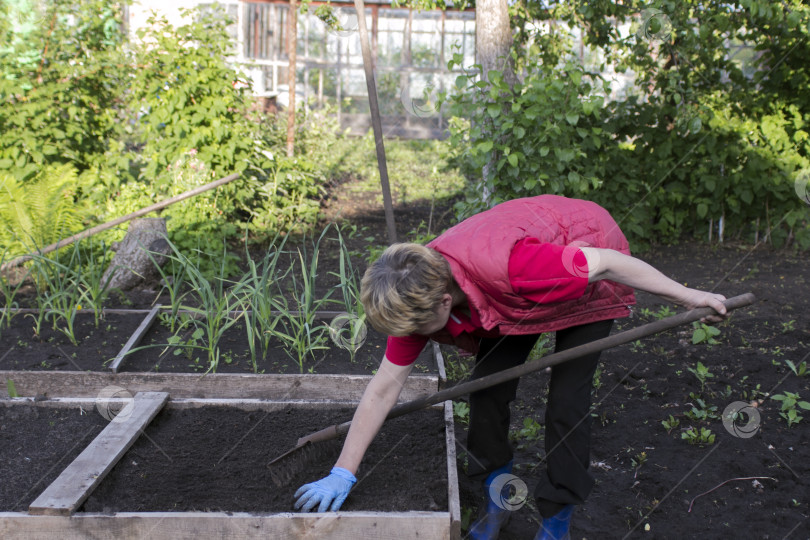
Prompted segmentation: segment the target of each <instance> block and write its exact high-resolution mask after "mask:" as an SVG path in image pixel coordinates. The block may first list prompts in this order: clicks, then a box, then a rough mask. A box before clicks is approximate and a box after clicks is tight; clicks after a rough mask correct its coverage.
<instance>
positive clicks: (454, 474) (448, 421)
mask: <svg viewBox="0 0 810 540" xmlns="http://www.w3.org/2000/svg"><path fill="white" fill-rule="evenodd" d="M444 433H445V440H446V442H447V508H448V511H449V514H450V515H449V517H450V538H451V539H453V540H459V539H460V538H461V498H460V495H459V492H458V464H457V461H456V428H455V422H454V420H453V402H452V401H450V400H448V401H445V402H444Z"/></svg>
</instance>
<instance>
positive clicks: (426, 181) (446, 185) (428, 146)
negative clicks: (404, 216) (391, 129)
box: [318, 132, 466, 204]
mask: <svg viewBox="0 0 810 540" xmlns="http://www.w3.org/2000/svg"><path fill="white" fill-rule="evenodd" d="M385 151H386V163H387V165H388V179H389V182H390V184H391V196H392V198H393V199H394V202H395V203H397V204H407V203H410V202H413V201H417V200H433V199H444V198H450V197H453V196H455V195H458V194H459V193H460V192H461V190H462V189H463V188H464V186H465V184H466V180H465V179H464V177H463V176H462V175H461V174H460V173H459V172H458V170H457V169H455V168H453V167H452V165H451V164H450V163H449V161H448V159H447V157H446V156H447V154H448V143H447V142H445V141H405V140H388V141H386V142H385ZM427 156H429V158H428V159H426V157H427ZM318 157H319V158H321V157H322V158H324V159H325V160H327V169H328V171H329V176H330V177H332V178H333V179H344V178H347V177H352V178H353V179H354V180H355V181H354V182H352V185H351V186H350V187H348V188H347V189H348V190H349V192H350V193H354V194H363V193H374V194H376V197H375V202H377V203H378V204H382V194H381V192H380V174H379V169H378V166H377V158H376V153H375V148H374V139H373V137H372V136H371V132H369V134H367V135H366V136H365V137H362V138H350V137H341V138H338V139H337V140H336V142H335V144H334V145H333V147H332V148H331V151H330V152H329V154H328V155H324V156H318Z"/></svg>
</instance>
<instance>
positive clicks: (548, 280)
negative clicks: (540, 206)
mask: <svg viewBox="0 0 810 540" xmlns="http://www.w3.org/2000/svg"><path fill="white" fill-rule="evenodd" d="M509 282H510V283H511V284H512V289H513V290H514V291H515V292H516V293H517V294H519V295H520V296H522V297H524V298H527V299H529V300H532V301H534V302H538V303H541V304H551V303H554V302H564V301H566V300H574V299H576V298H579V297H580V296H582V294H583V293H584V292H585V287H587V286H588V261H587V260H586V259H585V254H584V253H582V250H581V249H579V247H577V246H573V245H568V246H558V245H556V244H544V243H541V242H540V241H539V240H538V239H537V238H524V239H523V240H520V241H519V242H517V243H516V244H515V247H514V248H512V253H511V254H510V255H509Z"/></svg>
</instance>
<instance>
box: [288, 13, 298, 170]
mask: <svg viewBox="0 0 810 540" xmlns="http://www.w3.org/2000/svg"><path fill="white" fill-rule="evenodd" d="M289 15H290V16H289V18H288V19H287V54H288V56H289V59H290V65H289V66H288V67H287V86H288V87H289V89H290V90H289V94H290V100H289V108H288V109H287V156H288V157H292V156H293V153H294V152H295V149H294V148H295V64H296V58H295V53H296V50H295V49H296V43H297V42H298V2H297V0H290V14H289Z"/></svg>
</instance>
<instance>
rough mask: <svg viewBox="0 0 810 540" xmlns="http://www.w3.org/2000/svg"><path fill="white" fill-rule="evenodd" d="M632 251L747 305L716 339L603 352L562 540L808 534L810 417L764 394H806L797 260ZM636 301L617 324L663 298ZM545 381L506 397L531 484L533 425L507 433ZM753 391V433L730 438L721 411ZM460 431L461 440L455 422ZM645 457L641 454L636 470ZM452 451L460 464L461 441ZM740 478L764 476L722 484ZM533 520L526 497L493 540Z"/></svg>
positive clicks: (681, 336) (807, 306) (677, 333)
mask: <svg viewBox="0 0 810 540" xmlns="http://www.w3.org/2000/svg"><path fill="white" fill-rule="evenodd" d="M696 253H703V254H705V258H704V259H697V258H695V254H696ZM641 258H643V259H646V260H647V261H648V262H650V263H651V264H653V265H654V266H656V267H657V268H659V269H660V270H662V271H663V272H664V273H665V274H667V275H670V276H672V277H673V278H674V279H676V280H678V281H680V282H681V283H685V284H688V285H689V286H691V287H697V288H701V289H707V290H712V289H714V290H715V291H716V292H719V293H721V294H725V295H726V296H734V295H737V294H742V293H744V292H748V291H752V292H754V293H755V294H756V295H757V297H758V302H757V303H756V304H755V305H754V306H752V307H749V308H746V309H743V310H740V311H738V312H736V313H734V315H733V316H732V317H731V318H730V319H729V320H728V321H727V322H724V323H722V324H720V325H719V328H720V330H721V333H720V335H719V336H717V338H716V339H717V341H718V342H719V343H718V344H716V345H707V344H705V343H702V344H697V345H693V344H692V341H691V338H692V330H693V329H692V328H691V327H683V328H681V329H677V330H672V331H669V332H667V333H664V334H659V335H657V336H653V337H650V338H646V339H644V340H642V341H640V342H637V343H634V344H630V345H625V346H621V347H617V348H615V349H611V350H608V351H605V352H604V353H603V354H602V358H601V370H602V372H601V374H600V375H599V377H598V380H599V383H600V384H599V388H598V390H595V392H594V402H595V406H594V407H593V410H592V422H593V423H592V426H593V428H592V429H593V444H592V450H591V468H592V471H591V472H592V474H593V476H594V478H595V479H596V482H597V483H596V487H595V489H594V491H593V492H592V494H591V496H590V498H589V499H588V500H587V501H586V502H585V504H584V505H582V507H580V508H578V509H577V511H576V513H575V514H574V518H573V521H572V523H573V528H572V538H624V537H629V538H643V537H645V536H646V537H649V538H672V539H680V538H763V539H764V538H808V531H810V526H809V523H810V522H808V520H807V518H808V516H810V509H809V508H808V502H809V501H808V496H807V495H808V493H810V490H809V489H808V481H809V480H810V449H809V448H810V432H808V429H807V426H806V425H805V424H806V423H807V422H808V421H810V416H808V414H807V413H805V414H804V416H805V419H804V420H802V421H801V422H800V423H799V424H797V425H794V426H793V427H791V428H788V426H787V423H786V421H785V420H784V419H783V418H781V417H780V415H779V413H780V402H778V401H775V400H772V399H767V398H766V395H767V394H770V395H774V394H780V393H783V392H794V393H798V394H800V395H801V397H802V398H803V399H805V400H808V401H810V399H809V398H810V375H808V376H805V377H797V376H796V375H794V374H793V373H792V372H791V371H790V370H789V368H788V367H787V365H786V363H785V361H786V360H790V361H792V362H793V363H794V364H795V365H799V364H801V362H803V361H808V363H810V347H808V345H810V295H808V293H807V290H808V289H807V275H808V274H807V272H806V268H807V266H808V262H809V261H808V258H807V257H806V256H801V257H797V256H793V255H791V254H786V253H779V252H773V251H770V250H767V249H759V250H755V251H753V252H751V251H750V248H745V247H735V246H729V247H723V248H719V249H718V248H712V247H709V246H703V245H687V246H681V247H671V248H661V249H657V250H655V251H654V252H651V253H645V254H643V255H642V256H641ZM740 261H742V262H740ZM738 263H740V264H739V265H738ZM803 269H804V270H803ZM726 274H728V277H727V278H726V279H725V280H723V281H722V282H720V279H721V278H723V277H724V276H726ZM638 300H639V304H638V306H636V307H635V309H634V312H635V315H634V317H632V318H629V319H624V320H622V321H620V322H619V323H618V325H617V328H615V329H614V333H616V332H619V331H621V330H623V329H628V328H630V327H632V326H636V325H639V324H642V323H644V322H649V321H650V320H653V317H652V316H650V315H646V316H645V315H642V312H643V310H644V308H647V309H650V310H652V311H653V312H657V311H658V310H659V309H660V307H662V306H664V305H666V303H665V302H663V301H661V300H660V299H658V298H657V297H655V296H653V295H649V294H646V293H639V294H638ZM698 361H700V362H702V363H703V364H704V365H705V366H706V367H707V368H708V369H709V370H710V372H711V373H712V374H713V377H712V378H709V379H708V380H707V382H706V384H705V387H704V388H703V389H701V385H700V382H699V381H698V379H697V378H696V377H695V375H693V374H692V373H691V372H689V371H688V368H693V369H694V368H695V367H696V364H697V362H698ZM547 383H548V374H546V373H539V374H533V375H531V376H529V377H525V378H524V379H523V380H521V383H520V386H519V389H518V398H517V400H516V402H515V403H514V404H513V416H512V429H513V432H514V434H515V437H514V445H515V446H516V447H517V449H516V453H515V463H516V465H517V468H516V471H515V474H516V475H517V476H519V477H520V478H521V479H523V480H524V481H525V482H526V484H527V485H528V487H529V492H530V493H531V491H532V489H533V487H534V485H535V484H536V477H537V475H538V474H539V472H540V471H541V470H542V467H543V464H542V460H543V455H544V450H543V441H542V429H541V430H539V435H540V438H539V439H536V440H531V438H530V437H527V436H519V435H518V434H517V432H518V430H520V429H521V428H523V427H524V421H525V419H527V418H532V419H534V420H536V421H537V422H538V423H539V424H541V425H542V423H543V415H544V411H545V396H546V389H547ZM695 397H698V398H700V399H702V400H703V401H704V403H705V404H706V407H709V408H710V407H716V408H717V409H716V410H715V411H714V415H716V416H717V418H710V419H707V420H702V421H696V420H694V419H690V418H689V417H688V416H687V415H686V414H685V413H687V412H690V411H691V410H692V408H693V407H697V408H700V407H699V404H698V403H697V401H696V400H695ZM755 399H764V401H763V402H762V404H760V405H759V407H758V411H759V413H760V424H759V429H758V431H757V432H756V434H755V435H754V436H753V437H751V438H740V437H736V436H733V435H732V434H731V433H730V432H729V431H727V430H726V429H725V427H724V426H723V424H722V422H721V420H720V418H719V417H720V416H721V415H722V413H723V411H724V409H725V408H726V407H727V406H728V405H730V404H731V403H732V402H735V401H742V402H746V403H748V402H751V401H752V400H755ZM670 415H672V416H673V418H674V419H676V420H678V421H679V425H678V426H677V427H675V428H673V429H672V430H671V432H669V433H668V432H667V429H666V428H665V427H664V426H662V421H663V420H668V419H669V416H670ZM690 426H691V427H695V428H706V429H710V430H711V432H712V434H714V436H715V441H714V443H713V444H702V445H700V444H699V445H690V444H688V443H687V441H686V440H684V439H682V437H681V434H682V433H684V432H685V431H686V430H687V429H688V428H689V427H690ZM457 438H458V440H459V441H461V442H463V441H464V440H465V434H464V429H463V427H457ZM642 452H643V453H644V454H645V456H646V459H645V460H644V462H643V464H642V465H641V466H640V467H636V466H634V464H633V460H635V461H636V462H637V463H638V462H639V461H640V460H643V459H644V457H643V456H642V457H639V456H640V455H641V454H642ZM459 454H460V457H459V468H460V469H463V467H464V449H463V446H461V447H460V448H459ZM750 477H766V478H760V479H757V480H756V482H755V481H754V480H753V479H749V480H733V479H735V478H750ZM727 481H730V482H729V483H728V484H726V485H724V486H722V487H719V488H717V489H716V490H714V491H712V492H711V493H709V494H706V495H703V496H700V497H699V498H697V499H695V498H696V497H698V496H699V495H701V494H703V493H705V492H707V491H710V490H712V489H713V488H715V487H716V486H718V485H719V484H721V483H723V482H727ZM460 482H461V486H460V491H461V497H462V507H463V509H465V510H466V511H467V512H468V513H472V515H473V517H474V516H475V512H474V511H473V509H474V508H475V507H476V505H477V504H478V497H480V493H481V491H480V485H479V484H478V483H477V482H475V481H472V480H470V479H469V478H467V477H466V476H465V475H463V474H462V475H460ZM693 499H695V500H694V504H693V506H692V511H691V512H689V506H690V503H691V502H692V500H693ZM538 524H539V518H538V513H537V512H536V509H535V507H534V502H533V501H532V500H531V499H529V500H528V501H527V504H526V505H525V506H523V507H522V508H521V509H520V510H518V511H517V512H516V513H515V514H514V515H513V516H512V519H511V520H510V522H509V523H508V524H507V526H506V527H505V529H504V531H503V533H502V534H501V536H500V538H504V539H515V540H517V539H525V538H532V537H533V536H532V535H533V534H535V532H536V531H537V528H538ZM647 525H649V532H646V526H647Z"/></svg>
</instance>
